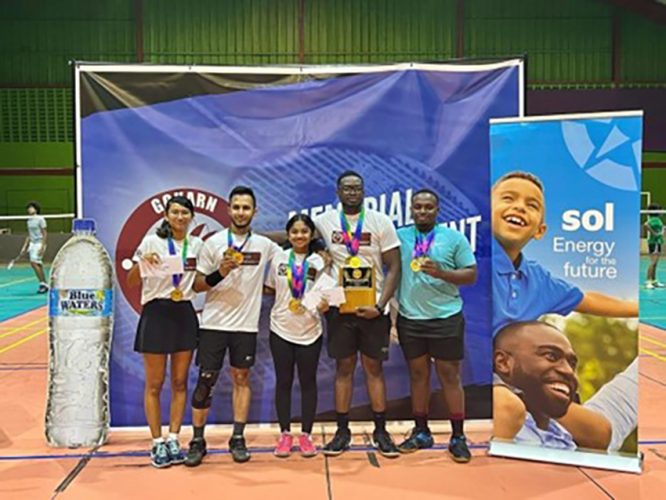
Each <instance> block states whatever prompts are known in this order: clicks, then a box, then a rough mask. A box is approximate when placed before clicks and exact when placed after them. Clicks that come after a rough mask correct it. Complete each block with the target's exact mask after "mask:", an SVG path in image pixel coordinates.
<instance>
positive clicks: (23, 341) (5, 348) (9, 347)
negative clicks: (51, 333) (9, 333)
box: [0, 328, 48, 354]
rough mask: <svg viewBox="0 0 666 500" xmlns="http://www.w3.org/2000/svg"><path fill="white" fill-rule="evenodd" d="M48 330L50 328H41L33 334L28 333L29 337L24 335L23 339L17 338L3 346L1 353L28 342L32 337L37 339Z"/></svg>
mask: <svg viewBox="0 0 666 500" xmlns="http://www.w3.org/2000/svg"><path fill="white" fill-rule="evenodd" d="M47 330H48V328H44V329H43V330H41V331H39V332H37V333H33V334H31V335H28V336H27V337H23V338H22V339H21V340H17V341H16V342H14V343H13V344H9V345H7V346H5V347H3V348H2V349H0V354H4V353H6V352H8V351H11V350H12V349H15V348H17V347H20V346H21V345H23V344H25V343H26V342H29V341H31V340H32V339H35V338H37V337H39V336H40V335H44V334H45V333H46V332H47Z"/></svg>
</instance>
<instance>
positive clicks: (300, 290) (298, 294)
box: [287, 250, 310, 300]
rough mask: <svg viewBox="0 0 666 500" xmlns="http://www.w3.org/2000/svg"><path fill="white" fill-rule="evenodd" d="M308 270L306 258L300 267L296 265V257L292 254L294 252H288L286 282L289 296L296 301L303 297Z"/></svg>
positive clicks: (308, 265) (308, 264)
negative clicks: (289, 292)
mask: <svg viewBox="0 0 666 500" xmlns="http://www.w3.org/2000/svg"><path fill="white" fill-rule="evenodd" d="M308 269H310V263H309V262H308V260H307V258H306V259H305V260H304V261H303V263H302V264H301V265H298V264H297V263H296V255H295V254H294V251H293V250H292V251H291V252H289V267H287V282H288V284H289V290H290V291H291V296H292V297H293V298H295V299H297V300H298V299H301V298H303V295H305V280H306V279H307V276H308Z"/></svg>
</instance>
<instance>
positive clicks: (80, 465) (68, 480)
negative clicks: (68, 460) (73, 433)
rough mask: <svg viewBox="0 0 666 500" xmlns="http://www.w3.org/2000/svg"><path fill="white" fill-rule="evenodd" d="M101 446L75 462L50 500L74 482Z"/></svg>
mask: <svg viewBox="0 0 666 500" xmlns="http://www.w3.org/2000/svg"><path fill="white" fill-rule="evenodd" d="M100 446H102V445H97V446H95V447H94V448H93V449H91V450H90V451H89V452H88V454H87V455H86V456H85V457H83V458H81V460H79V461H78V462H77V464H76V465H75V466H74V468H73V469H72V470H70V471H69V473H68V474H67V475H66V476H65V478H64V479H63V480H62V481H61V482H60V484H59V485H58V486H57V487H56V489H55V490H53V493H54V495H53V496H52V497H51V500H53V499H54V498H56V497H57V496H58V495H59V494H60V493H62V492H63V491H65V490H66V489H67V487H68V486H69V485H70V484H72V483H73V482H74V480H75V479H76V478H77V476H78V475H79V474H80V473H81V471H83V469H85V468H86V465H88V463H89V462H90V460H91V459H92V456H93V454H94V453H95V452H96V451H97V450H98V449H99V447H100Z"/></svg>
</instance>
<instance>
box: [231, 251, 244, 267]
mask: <svg viewBox="0 0 666 500" xmlns="http://www.w3.org/2000/svg"><path fill="white" fill-rule="evenodd" d="M233 259H234V260H235V261H236V264H238V265H239V266H240V265H241V264H242V263H243V261H244V260H245V257H244V256H243V254H242V253H240V252H236V253H235V254H234V256H233Z"/></svg>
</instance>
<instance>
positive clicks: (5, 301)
mask: <svg viewBox="0 0 666 500" xmlns="http://www.w3.org/2000/svg"><path fill="white" fill-rule="evenodd" d="M46 269H47V279H48V266H47V268H46ZM38 285H39V283H38V281H37V278H36V276H35V273H34V271H33V270H32V268H31V267H30V265H27V264H21V265H18V264H17V265H16V266H15V267H13V268H12V269H9V270H8V269H7V267H6V266H3V267H2V268H0V321H5V320H7V319H10V318H13V317H15V316H20V315H21V314H23V313H26V312H28V311H32V310H33V309H36V308H38V307H41V306H45V305H46V294H41V295H40V294H38V293H37V287H38Z"/></svg>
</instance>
